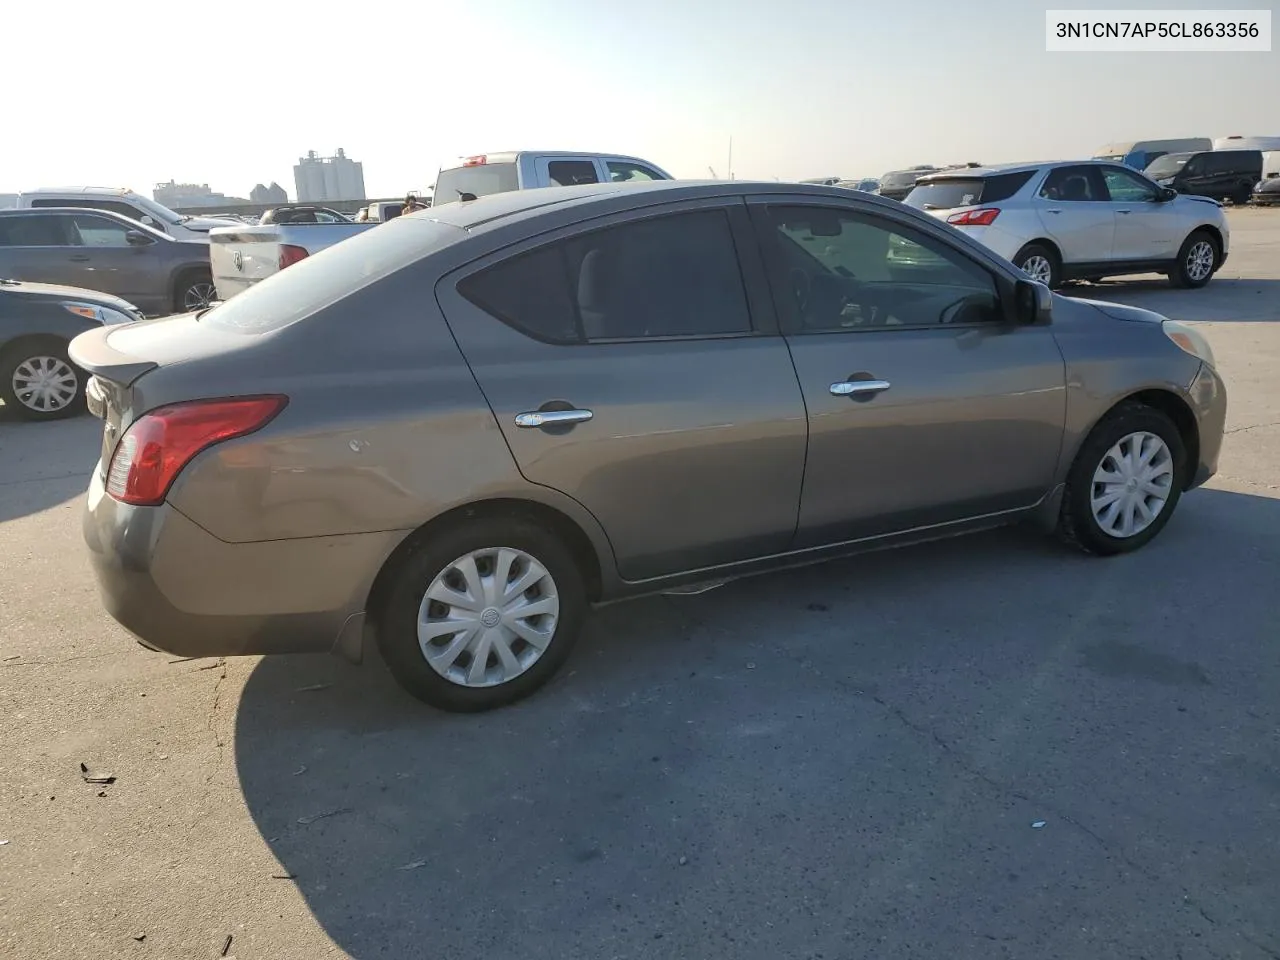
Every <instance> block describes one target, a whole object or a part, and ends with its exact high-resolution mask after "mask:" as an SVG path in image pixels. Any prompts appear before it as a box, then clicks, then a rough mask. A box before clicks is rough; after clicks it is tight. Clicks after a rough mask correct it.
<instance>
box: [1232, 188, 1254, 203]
mask: <svg viewBox="0 0 1280 960" xmlns="http://www.w3.org/2000/svg"><path fill="white" fill-rule="evenodd" d="M1252 196H1253V187H1252V186H1251V185H1250V186H1242V187H1241V188H1240V189H1239V190H1237V191H1236V195H1235V196H1234V197H1232V198H1231V202H1232V204H1234V205H1235V206H1237V207H1247V206H1248V205H1249V199H1250V198H1251V197H1252Z"/></svg>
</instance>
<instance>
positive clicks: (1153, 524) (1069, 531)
mask: <svg viewBox="0 0 1280 960" xmlns="http://www.w3.org/2000/svg"><path fill="white" fill-rule="evenodd" d="M1187 469H1188V467H1187V463H1186V447H1185V445H1184V444H1183V442H1182V436H1181V434H1179V433H1178V428H1177V427H1176V426H1175V425H1174V423H1173V421H1172V420H1170V419H1169V417H1168V416H1166V415H1165V414H1164V413H1162V412H1161V411H1159V410H1156V409H1155V408H1153V407H1149V406H1146V405H1145V404H1141V403H1125V404H1122V405H1121V406H1119V407H1117V408H1116V409H1115V410H1113V411H1112V412H1111V413H1110V414H1108V415H1107V416H1106V417H1105V418H1103V420H1102V421H1101V422H1100V423H1098V425H1097V426H1095V427H1094V428H1093V430H1092V432H1091V433H1090V434H1089V436H1088V437H1087V438H1085V441H1084V443H1083V444H1082V445H1081V447H1080V452H1079V453H1078V454H1076V459H1075V462H1074V463H1073V464H1072V465H1071V471H1070V473H1069V475H1068V477H1067V487H1066V491H1065V492H1064V494H1063V500H1062V512H1061V515H1060V517H1059V521H1058V533H1059V535H1060V536H1061V537H1062V538H1063V539H1064V540H1066V541H1067V542H1068V543H1070V544H1072V545H1074V546H1076V547H1079V548H1080V549H1081V550H1083V551H1085V552H1086V553H1093V554H1099V555H1102V556H1108V555H1112V554H1117V553H1129V552H1131V551H1133V550H1137V549H1138V548H1139V547H1142V546H1144V545H1145V544H1147V543H1149V542H1150V541H1151V540H1153V539H1155V537H1156V536H1157V534H1159V533H1160V531H1161V530H1163V529H1164V526H1165V524H1166V523H1168V522H1169V518H1170V517H1171V516H1172V515H1173V511H1174V508H1176V507H1177V505H1178V500H1179V498H1180V497H1181V495H1182V491H1183V489H1184V488H1185V487H1186V471H1187Z"/></svg>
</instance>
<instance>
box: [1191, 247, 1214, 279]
mask: <svg viewBox="0 0 1280 960" xmlns="http://www.w3.org/2000/svg"><path fill="white" fill-rule="evenodd" d="M1212 270H1213V244H1211V243H1210V242H1209V241H1208V240H1201V241H1199V242H1197V243H1195V244H1193V245H1192V247H1191V249H1190V250H1188V251H1187V276H1188V277H1190V278H1191V279H1192V280H1203V279H1204V278H1205V277H1207V276H1208V275H1209V274H1210V273H1211V272H1212Z"/></svg>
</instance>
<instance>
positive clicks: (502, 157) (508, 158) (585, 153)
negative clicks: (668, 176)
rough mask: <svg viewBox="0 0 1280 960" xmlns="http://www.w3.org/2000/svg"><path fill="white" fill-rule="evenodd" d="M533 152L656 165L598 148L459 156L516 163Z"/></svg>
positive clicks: (540, 155)
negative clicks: (604, 151) (605, 158)
mask: <svg viewBox="0 0 1280 960" xmlns="http://www.w3.org/2000/svg"><path fill="white" fill-rule="evenodd" d="M528 153H532V154H534V155H535V156H539V157H553V158H554V157H591V158H595V157H608V158H609V159H610V160H630V161H634V162H635V163H643V164H645V165H646V166H654V164H653V161H651V160H645V159H643V158H642V157H632V156H629V155H627V154H625V153H601V152H599V151H598V150H490V151H488V152H485V151H483V150H482V151H480V152H478V153H469V154H467V156H466V157H459V158H458V160H459V161H462V160H465V159H467V157H484V158H485V160H486V161H487V162H488V163H515V162H516V160H517V159H518V158H519V157H521V156H524V155H525V154H528ZM462 165H463V164H462V163H461V162H459V163H458V164H456V165H455V166H452V167H444V168H443V169H445V170H456V169H458V167H461V166H462Z"/></svg>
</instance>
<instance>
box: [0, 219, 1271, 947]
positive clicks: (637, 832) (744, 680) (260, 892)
mask: <svg viewBox="0 0 1280 960" xmlns="http://www.w3.org/2000/svg"><path fill="white" fill-rule="evenodd" d="M1231 220H1232V228H1233V250H1232V253H1231V256H1230V259H1229V260H1228V263H1227V264H1226V266H1225V268H1224V270H1223V271H1222V273H1221V274H1220V275H1219V276H1218V277H1217V278H1215V280H1214V281H1213V282H1212V283H1211V284H1209V286H1208V287H1207V288H1205V289H1203V290H1199V291H1183V290H1171V289H1169V288H1168V287H1167V286H1166V285H1165V284H1164V282H1163V281H1160V280H1151V281H1145V280H1139V281H1136V282H1108V283H1104V284H1101V285H1098V286H1093V287H1089V286H1085V287H1079V288H1076V291H1075V292H1079V293H1080V294H1082V295H1086V296H1092V297H1098V298H1103V299H1115V300H1120V301H1124V302H1129V303H1135V304H1138V305H1141V306H1147V307H1151V308H1153V309H1157V310H1160V311H1162V312H1165V313H1166V314H1168V315H1171V316H1174V317H1177V318H1180V319H1187V320H1195V321H1202V322H1204V327H1203V329H1204V331H1205V333H1206V334H1207V336H1208V337H1209V339H1210V341H1211V343H1212V345H1213V348H1214V350H1215V351H1216V353H1217V357H1218V361H1219V367H1220V369H1221V371H1222V373H1223V375H1224V376H1225V378H1226V380H1227V383H1228V387H1229V391H1230V412H1229V416H1228V431H1229V433H1228V436H1227V438H1226V444H1225V448H1224V451H1223V455H1222V461H1221V472H1220V474H1219V475H1218V476H1217V477H1216V478H1215V479H1214V480H1213V481H1211V482H1210V483H1209V485H1208V486H1207V487H1206V488H1204V489H1202V490H1198V491H1196V492H1194V493H1193V494H1190V495H1188V496H1187V497H1186V498H1185V499H1184V500H1183V501H1182V503H1181V505H1180V507H1179V509H1178V514H1177V516H1176V517H1175V518H1174V520H1173V522H1172V523H1171V524H1170V525H1169V527H1168V528H1167V529H1166V530H1165V532H1164V533H1163V534H1162V536H1161V537H1160V538H1159V539H1158V540H1157V541H1156V542H1154V543H1153V544H1152V545H1151V546H1150V547H1149V548H1147V549H1146V550H1143V551H1141V552H1140V553H1138V554H1136V555H1133V556H1129V557H1123V558H1116V559H1110V560H1096V559H1090V558H1086V557H1083V556H1079V555H1076V554H1074V553H1072V552H1070V551H1068V550H1066V549H1064V548H1062V547H1060V546H1058V545H1057V544H1056V543H1055V542H1054V541H1052V540H1049V539H1044V538H1040V537H1037V536H1035V535H1033V534H1030V533H1027V532H1022V531H1012V530H1010V531H999V532H994V533H990V534H983V535H978V536H974V537H970V538H967V539H962V540H954V541H950V542H944V543H937V544H932V545H928V546H923V547H915V548H909V549H903V550H897V551H891V552H886V553H882V554H876V555H872V556H868V557H864V558H860V559H857V560H852V561H844V562H837V563H831V564H828V565H825V566H820V567H813V568H809V569H805V570H801V571H796V572H792V573H787V574H784V575H777V576H769V577H764V578H758V579H753V580H747V581H741V582H738V583H736V584H730V585H728V586H725V587H723V588H721V589H719V590H716V591H713V592H711V593H708V594H704V595H701V596H696V597H679V598H654V599H648V600H641V601H637V602H634V603H629V604H625V605H618V606H613V607H609V608H605V609H603V610H600V611H598V612H597V613H596V614H595V615H594V616H593V618H592V619H591V621H590V625H589V627H588V629H587V632H586V634H585V636H584V637H583V640H582V642H581V645H580V646H579V648H578V650H577V652H576V654H575V657H574V659H573V660H572V661H571V663H570V664H569V667H568V668H567V671H566V673H565V674H564V675H563V676H562V677H561V678H559V679H558V680H557V681H555V682H554V683H553V684H552V685H551V686H549V687H548V688H547V689H545V690H544V691H543V692H542V693H541V694H539V695H538V696H536V697H534V698H532V699H531V700H529V701H526V702H525V703H523V704H520V705H518V706H516V707H513V708H510V709H506V710H502V711H499V712H496V713H492V714H486V715H482V716H469V717H459V716H449V715H444V714H440V713H436V712H433V711H431V710H429V709H427V708H425V707H422V706H420V705H418V704H417V703H416V702H414V701H412V700H410V699H408V698H407V697H406V696H404V695H403V694H401V693H400V692H399V690H398V688H396V687H395V686H394V685H393V683H392V681H391V680H390V678H389V677H388V676H387V674H386V672H385V669H384V668H383V667H382V666H381V664H379V663H378V662H376V660H375V661H372V662H370V663H367V664H366V665H365V666H364V667H360V668H354V667H350V666H347V665H345V664H343V663H341V662H338V661H336V660H333V659H330V658H328V657H324V656H316V657H295V658H275V659H260V658H245V659H231V660H227V661H225V662H224V661H219V660H204V661H188V662H179V663H175V662H171V661H173V660H174V658H173V657H169V656H166V655H164V654H157V653H150V652H147V651H146V650H144V649H142V648H141V647H139V646H137V645H136V644H135V643H134V642H133V641H132V640H131V639H130V638H129V636H128V635H127V634H126V633H125V632H124V631H123V630H122V629H120V628H119V627H117V626H116V625H115V624H114V623H113V622H112V621H111V620H110V619H109V618H108V617H107V616H106V615H105V614H104V613H103V612H102V610H101V607H100V605H99V601H98V598H97V595H96V592H95V587H94V584H93V582H92V578H91V575H90V572H89V569H88V566H87V563H86V560H85V556H84V551H83V549H82V544H81V540H80V531H79V512H80V498H81V495H82V492H83V489H84V487H85V482H86V477H87V475H88V473H89V471H90V469H91V467H92V464H93V461H94V459H95V456H96V450H97V443H98V429H99V428H98V424H97V422H96V421H94V420H93V419H91V418H89V417H81V418H78V419H75V420H71V421H65V422H61V423H55V424H45V425H27V424H20V423H17V422H15V421H13V420H12V419H6V418H5V417H4V414H3V411H2V410H0V841H3V842H2V843H0V957H5V958H9V957H12V958H19V960H45V958H58V960H62V958H95V960H96V958H103V957H111V958H115V957H124V958H164V960H169V958H185V957H193V958H205V957H209V958H216V957H218V956H220V955H225V956H227V957H237V958H240V960H247V958H271V960H281V958H285V960H290V958H315V957H326V956H350V957H355V958H361V960H364V958H381V957H394V958H400V957H405V958H409V957H414V958H416V957H433V958H442V960H444V958H447V960H470V958H506V957H519V958H522V960H535V958H547V960H566V958H590V960H607V958H673V957H680V958H685V957H687V958H698V960H703V958H720V957H724V958H760V960H783V958H824V960H836V958H863V957H867V958H889V957H893V958H898V960H903V958H916V957H920V958H941V957H945V958H949V960H964V958H981V960H993V958H1005V957H1009V958H1015V957H1016V958H1029V957H1030V958H1036V960H1049V958H1054V957H1070V958H1088V960H1096V958H1119V957H1125V958H1129V957H1135V958H1136V957H1144V958H1152V960H1175V958H1186V960H1191V958H1200V957H1214V958H1217V957H1242V958H1276V957H1280V907H1278V906H1277V904H1280V733H1278V731H1280V693H1278V691H1280V594H1278V591H1277V584H1278V583H1280V398H1278V396H1277V386H1276V382H1277V381H1276V370H1277V369H1278V368H1280V215H1278V214H1277V212H1276V211H1269V210H1241V211H1231ZM82 763H83V764H85V765H86V766H87V767H88V769H89V774H90V775H91V776H92V775H99V776H114V777H115V778H116V779H115V781H114V782H113V783H111V784H109V785H108V784H90V783H86V782H85V781H84V779H83V778H82V773H81V768H80V764H82ZM228 938H230V944H229V945H228Z"/></svg>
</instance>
